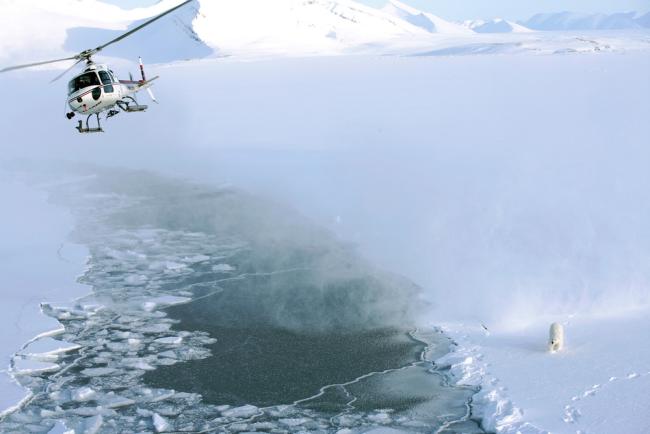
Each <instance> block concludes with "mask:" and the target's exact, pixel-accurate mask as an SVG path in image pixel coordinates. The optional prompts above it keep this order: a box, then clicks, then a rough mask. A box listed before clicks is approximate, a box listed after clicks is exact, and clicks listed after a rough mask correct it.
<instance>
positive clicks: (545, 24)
mask: <svg viewBox="0 0 650 434" xmlns="http://www.w3.org/2000/svg"><path fill="white" fill-rule="evenodd" d="M635 17H636V12H625V13H616V14H611V15H607V14H586V13H576V12H559V13H543V14H537V15H534V16H533V17H531V18H530V19H528V20H527V21H525V22H522V23H521V24H522V25H524V26H526V27H528V28H530V29H535V30H611V29H637V28H641V27H644V25H643V24H642V23H643V21H640V22H637V20H636V19H635Z"/></svg>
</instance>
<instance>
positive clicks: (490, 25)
mask: <svg viewBox="0 0 650 434" xmlns="http://www.w3.org/2000/svg"><path fill="white" fill-rule="evenodd" d="M464 25H465V26H466V27H468V28H470V29H472V30H473V31H475V32H477V33H528V32H532V31H533V30H531V29H529V28H527V27H524V26H522V25H521V24H517V23H515V22H512V21H508V20H504V19H503V18H493V19H491V20H473V21H466V22H465V23H464Z"/></svg>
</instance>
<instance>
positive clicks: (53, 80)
mask: <svg viewBox="0 0 650 434" xmlns="http://www.w3.org/2000/svg"><path fill="white" fill-rule="evenodd" d="M83 61H84V59H79V60H77V61H76V62H75V63H74V64H72V66H71V67H69V68H66V70H65V71H63V72H62V73H61V74H59V75H57V76H56V77H54V78H53V79H52V80H51V81H50V83H54V82H55V81H57V80H58V79H59V78H61V77H63V76H64V75H66V74H67V73H68V72H70V71H71V70H72V68H74V67H75V66H77V65H79V64H80V63H81V62H83Z"/></svg>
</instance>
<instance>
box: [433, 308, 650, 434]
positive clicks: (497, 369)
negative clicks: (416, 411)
mask: <svg viewBox="0 0 650 434" xmlns="http://www.w3.org/2000/svg"><path fill="white" fill-rule="evenodd" d="M649 314H650V311H648V310H641V311H638V312H628V313H627V314H626V315H624V316H614V317H598V316H587V315H575V316H571V317H570V318H565V320H564V321H563V322H562V323H563V325H564V327H565V334H566V347H565V349H564V350H562V351H560V352H558V353H550V352H548V350H547V340H548V327H549V325H550V322H537V323H534V324H531V325H530V326H528V327H525V328H520V329H514V328H505V329H504V328H496V329H493V328H491V327H489V326H487V330H486V329H485V328H483V326H482V325H479V324H471V323H446V324H443V325H442V329H443V330H444V331H445V332H446V333H448V334H449V335H450V336H451V337H452V338H453V339H454V341H455V342H456V343H457V344H458V345H459V347H458V348H457V349H456V351H455V352H454V353H451V354H449V355H447V356H445V357H444V358H443V359H441V360H439V361H437V363H440V364H441V365H443V366H450V367H451V372H452V374H453V376H454V378H455V379H456V381H457V383H458V384H468V385H480V386H481V389H482V390H481V392H480V393H479V394H478V395H477V396H476V397H475V399H474V405H475V406H476V409H477V411H476V414H477V415H480V416H482V418H483V426H484V428H485V429H487V430H488V431H496V432H498V433H516V432H528V433H545V432H552V433H567V434H568V433H575V432H589V433H610V432H642V431H643V430H644V429H647V428H648V427H650V412H649V411H648V409H649V408H650V407H649V405H650V401H648V397H647V395H646V393H645V392H644V390H647V388H648V386H649V385H650V363H649V361H650V346H649V345H647V340H648V335H649V334H650V315H649Z"/></svg>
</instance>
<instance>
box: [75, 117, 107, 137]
mask: <svg viewBox="0 0 650 434" xmlns="http://www.w3.org/2000/svg"><path fill="white" fill-rule="evenodd" d="M91 116H92V115H89V116H88V117H87V118H86V128H84V126H83V121H79V124H78V125H77V126H76V127H75V128H76V129H77V131H79V132H80V133H82V134H83V133H103V132H104V130H103V129H102V124H101V122H100V121H99V113H95V116H97V128H90V126H89V125H88V121H89V120H90V117H91Z"/></svg>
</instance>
